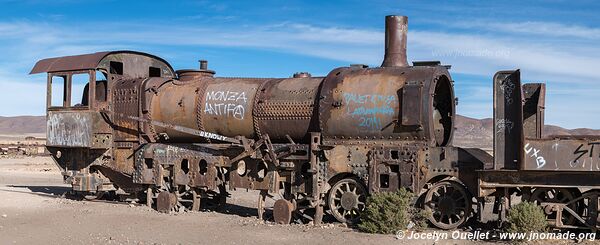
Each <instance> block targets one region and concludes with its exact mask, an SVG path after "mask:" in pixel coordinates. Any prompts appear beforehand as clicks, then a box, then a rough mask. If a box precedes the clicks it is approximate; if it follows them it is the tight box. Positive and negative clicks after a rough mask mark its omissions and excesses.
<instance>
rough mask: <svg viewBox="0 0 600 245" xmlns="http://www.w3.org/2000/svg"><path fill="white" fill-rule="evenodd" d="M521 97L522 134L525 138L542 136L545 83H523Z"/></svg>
mask: <svg viewBox="0 0 600 245" xmlns="http://www.w3.org/2000/svg"><path fill="white" fill-rule="evenodd" d="M523 99H524V103H523V134H524V135H525V138H536V139H539V138H542V135H543V134H544V132H543V129H544V108H545V103H546V85H545V84H543V83H528V84H523Z"/></svg>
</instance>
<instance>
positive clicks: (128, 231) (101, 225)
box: [0, 157, 431, 244]
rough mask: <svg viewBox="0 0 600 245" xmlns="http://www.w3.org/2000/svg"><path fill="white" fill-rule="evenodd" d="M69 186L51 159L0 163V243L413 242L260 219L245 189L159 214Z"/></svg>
mask: <svg viewBox="0 0 600 245" xmlns="http://www.w3.org/2000/svg"><path fill="white" fill-rule="evenodd" d="M68 189H69V186H67V185H65V184H63V183H62V177H61V175H60V173H59V171H58V168H57V167H56V166H54V163H53V162H52V161H51V160H50V159H49V158H47V157H23V158H16V159H15V158H2V159H0V244H65V243H73V244H106V243H112V244H200V243H202V244H214V243H224V244H249V243H264V244H281V243H285V244H345V243H351V244H403V243H408V241H403V240H398V239H396V238H395V236H393V235H371V234H365V233H360V232H357V231H354V230H352V229H350V228H346V227H344V226H342V225H341V224H339V223H327V224H323V225H320V226H313V225H300V224H292V225H276V224H273V223H270V222H261V221H259V220H258V219H257V218H256V209H254V206H255V200H256V198H257V196H258V195H257V194H256V193H254V192H246V191H245V190H244V191H242V190H238V191H234V192H233V193H232V198H230V199H228V201H227V202H228V205H227V206H226V207H225V208H224V210H223V211H220V212H214V211H213V212H198V213H179V214H162V213H158V212H156V211H154V210H152V209H149V208H148V207H146V206H144V205H133V204H127V203H122V204H115V203H105V202H89V201H77V200H71V199H67V198H64V197H62V194H63V193H64V192H66V191H67V190H68ZM423 243H427V242H426V241H423ZM429 243H431V242H429Z"/></svg>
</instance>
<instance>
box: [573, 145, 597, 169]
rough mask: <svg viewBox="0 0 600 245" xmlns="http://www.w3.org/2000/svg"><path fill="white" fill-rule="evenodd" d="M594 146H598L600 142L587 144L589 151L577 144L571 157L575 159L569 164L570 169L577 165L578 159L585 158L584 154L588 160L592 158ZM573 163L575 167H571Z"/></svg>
mask: <svg viewBox="0 0 600 245" xmlns="http://www.w3.org/2000/svg"><path fill="white" fill-rule="evenodd" d="M595 145H600V142H588V143H587V146H589V149H586V148H587V147H584V144H579V146H578V147H577V149H575V151H573V155H575V159H574V160H573V161H572V162H571V164H570V165H571V167H576V166H577V165H578V163H579V159H581V158H582V157H583V156H585V155H586V154H588V153H589V154H588V156H589V157H590V158H592V157H594V156H593V155H594V146H595ZM598 158H600V155H598ZM573 163H577V164H576V165H573Z"/></svg>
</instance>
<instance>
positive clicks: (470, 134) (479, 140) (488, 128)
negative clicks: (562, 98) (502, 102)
mask: <svg viewBox="0 0 600 245" xmlns="http://www.w3.org/2000/svg"><path fill="white" fill-rule="evenodd" d="M493 126H494V124H493V120H492V119H491V118H484V119H475V118H470V117H465V116H461V115H457V116H456V121H455V127H456V130H455V131H454V145H455V146H462V147H475V148H483V149H492V147H493V138H492V135H493V130H494V128H493ZM551 135H600V130H597V129H589V128H577V129H565V128H561V127H559V126H554V125H545V126H544V136H551Z"/></svg>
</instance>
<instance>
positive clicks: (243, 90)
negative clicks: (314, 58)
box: [150, 76, 323, 142]
mask: <svg viewBox="0 0 600 245" xmlns="http://www.w3.org/2000/svg"><path fill="white" fill-rule="evenodd" d="M322 80H323V78H311V77H302V78H285V79H270V78H213V77H210V76H201V77H200V76H198V77H195V78H194V79H187V80H186V81H185V82H181V81H176V80H175V81H173V82H170V83H166V84H163V85H162V86H161V87H159V88H158V89H157V92H156V93H155V94H154V95H153V98H152V100H151V101H152V102H151V110H150V111H151V117H152V118H153V119H154V120H156V121H161V122H165V123H169V124H174V125H181V126H185V127H189V128H193V129H198V130H203V131H207V132H212V133H217V134H221V135H225V136H230V137H234V136H244V137H247V138H256V137H257V136H258V135H259V134H268V135H269V136H270V138H271V140H272V141H274V142H287V141H289V140H288V139H287V136H289V137H290V138H291V139H293V140H294V141H302V140H303V139H304V138H305V137H306V136H307V134H308V132H309V128H310V127H311V119H312V115H313V111H314V107H315V100H316V95H317V93H318V87H319V84H320V83H321V81H322ZM154 128H155V131H156V132H155V133H156V134H159V133H166V134H167V135H168V136H169V139H170V140H171V141H174V142H182V141H197V140H199V138H198V137H195V136H191V135H186V134H183V133H180V132H176V131H174V130H171V129H167V128H160V127H154Z"/></svg>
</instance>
